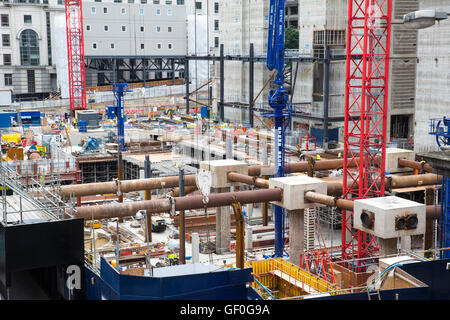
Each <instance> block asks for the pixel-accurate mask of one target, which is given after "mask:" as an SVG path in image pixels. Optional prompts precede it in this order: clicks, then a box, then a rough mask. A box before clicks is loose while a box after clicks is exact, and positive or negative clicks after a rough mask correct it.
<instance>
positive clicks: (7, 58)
mask: <svg viewBox="0 0 450 320" xmlns="http://www.w3.org/2000/svg"><path fill="white" fill-rule="evenodd" d="M3 65H5V66H10V65H11V55H10V54H9V53H5V54H3Z"/></svg>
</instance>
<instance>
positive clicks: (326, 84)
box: [322, 44, 330, 150]
mask: <svg viewBox="0 0 450 320" xmlns="http://www.w3.org/2000/svg"><path fill="white" fill-rule="evenodd" d="M329 96H330V50H329V48H328V46H327V45H326V44H325V61H324V66H323V143H322V146H323V148H324V150H328V114H329Z"/></svg>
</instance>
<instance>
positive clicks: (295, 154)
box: [0, 0, 450, 303]
mask: <svg viewBox="0 0 450 320" xmlns="http://www.w3.org/2000/svg"><path fill="white" fill-rule="evenodd" d="M96 2H98V1H96ZM100 2H101V1H100ZM232 2H233V1H222V0H220V1H211V2H210V1H207V0H205V1H193V2H192V3H191V2H190V1H186V3H185V2H184V1H173V3H172V1H149V4H147V1H145V5H144V2H142V1H141V4H140V5H139V6H141V7H142V8H143V7H145V8H147V7H146V6H148V7H151V8H155V10H160V11H156V12H159V13H156V15H157V16H159V15H160V14H161V12H162V13H163V15H164V14H166V13H167V16H168V17H166V18H167V21H172V20H174V21H176V19H177V17H176V16H177V15H180V16H182V17H181V19H180V21H182V22H183V23H181V24H182V25H183V26H184V23H186V26H185V28H186V30H185V32H186V37H185V36H184V35H183V34H182V33H180V34H182V36H181V38H182V41H181V42H183V43H186V44H185V47H183V48H182V49H181V50H182V51H183V52H182V54H178V53H176V54H170V53H169V54H165V53H164V54H159V55H157V54H154V53H145V54H143V53H132V54H131V53H130V54H129V53H128V52H126V53H124V54H122V53H120V54H118V55H112V54H110V53H109V52H106V51H105V52H102V50H103V49H102V43H101V41H97V40H95V39H94V38H93V37H94V36H92V34H89V32H94V31H95V27H96V24H95V23H96V22H95V21H96V20H95V17H92V16H91V15H93V14H96V15H100V13H105V14H106V13H107V12H108V14H111V16H112V17H115V16H114V14H115V13H114V12H115V11H114V10H116V9H117V10H120V8H122V7H123V6H124V5H125V4H122V1H105V0H103V2H102V3H100V4H98V3H94V1H81V0H65V1H64V2H61V3H59V1H58V3H57V2H56V0H55V4H54V5H55V6H57V5H60V6H61V7H60V8H59V9H58V10H59V11H61V14H60V15H59V16H57V17H53V16H50V15H47V18H48V20H47V23H48V25H47V26H49V25H50V24H52V25H53V22H52V23H50V22H49V21H56V22H58V21H59V22H61V23H63V24H62V25H63V30H62V31H61V30H60V29H61V28H59V29H58V28H56V29H55V30H56V31H54V32H53V33H52V35H51V39H52V41H53V39H63V40H61V41H60V42H59V44H62V43H64V41H66V43H67V45H65V44H64V46H66V47H64V46H62V49H61V48H58V49H52V50H54V51H55V52H56V54H53V55H52V57H51V58H52V59H53V60H54V61H59V62H57V63H56V67H55V68H56V69H55V70H56V71H55V74H57V77H58V83H61V85H58V87H59V91H58V92H56V91H55V92H54V93H53V91H54V90H51V89H48V92H47V91H45V90H43V91H42V92H40V93H39V94H37V92H38V90H35V91H36V92H33V94H34V95H33V94H32V93H31V92H28V93H21V92H20V90H21V89H20V90H19V89H17V88H16V87H15V86H16V84H17V83H18V82H19V80H14V78H13V81H12V82H11V83H12V85H11V88H12V89H9V87H8V85H6V79H7V78H8V77H9V76H8V77H7V76H6V73H5V77H4V78H5V89H3V88H2V89H1V90H0V100H1V107H0V135H1V161H0V187H1V190H0V195H1V204H0V205H1V212H2V214H1V216H0V300H34V299H38V300H259V301H263V300H305V299H311V300H447V299H450V178H449V177H450V91H449V90H448V84H449V83H448V81H449V79H450V78H449V77H448V74H450V55H449V51H448V48H449V46H450V44H448V43H444V41H447V42H448V36H449V35H450V19H448V16H449V15H450V4H448V1H444V0H442V1H441V0H433V1H421V0H417V1H402V0H384V1H381V0H336V1H335V0H321V1H311V0H298V1H297V0H295V1H286V0H264V1H263V0H257V1H253V2H254V3H253V2H252V4H250V1H249V2H248V3H247V2H245V3H244V1H240V2H239V4H233V3H232ZM38 4H39V6H40V8H41V9H42V8H47V7H46V6H49V8H50V7H51V6H52V5H53V4H52V3H50V4H49V1H44V2H43V3H42V4H41V3H40V2H39V0H37V2H36V1H32V0H30V1H19V0H18V1H15V0H14V1H13V0H10V1H3V2H2V3H0V14H1V17H2V18H1V23H2V24H1V26H2V27H4V29H2V28H0V31H1V32H2V30H7V26H6V24H4V21H6V20H4V16H5V15H8V14H9V15H11V18H8V19H9V20H8V26H11V24H10V21H12V19H13V18H12V16H13V13H12V12H13V11H12V10H23V12H25V13H27V12H26V11H25V10H27V8H28V7H32V8H36V6H37V5H38ZM199 4H200V5H199ZM202 4H203V7H202ZM103 5H104V6H105V7H104V9H101V6H103ZM127 5H128V6H127V7H126V10H125V9H124V8H122V11H121V13H120V14H121V15H125V14H128V13H129V12H131V11H132V8H134V7H133V6H134V5H135V4H134V1H133V2H130V1H128V4H127ZM95 6H97V7H95ZM136 6H138V4H137V3H136ZM252 6H253V7H252ZM83 7H84V8H83ZM141 7H139V8H141ZM92 8H97V9H95V10H94V9H92ZM136 8H138V7H136ZM142 8H141V9H142ZM41 9H39V10H41ZM6 10H10V11H6ZM33 10H34V9H33ZM55 10H56V9H55ZM133 10H134V9H133ZM142 10H144V9H142ZM145 10H147V9H145ZM152 10H153V9H152ZM190 10H193V11H192V12H193V14H192V12H191V11H190ZM202 10H204V11H205V13H203V11H202ZM49 11H51V10H50V9H49ZM56 11H57V10H56ZM56 11H55V12H56ZM197 11H202V13H198V12H197ZM5 12H9V13H5ZM30 12H32V11H30ZM118 12H119V11H118ZM136 12H139V11H136ZM142 12H144V11H142ZM169 12H170V14H169ZM33 14H34V13H33ZM136 15H137V16H134V17H135V18H131V17H130V18H129V20H130V21H131V19H136V20H137V19H138V18H139V19H142V22H139V24H142V26H141V25H140V31H138V30H137V29H138V27H136V26H134V25H133V24H129V25H128V24H127V25H126V28H124V27H125V25H123V26H122V31H125V30H127V32H128V31H129V29H133V28H134V27H136V28H135V29H136V30H134V31H133V32H135V33H136V34H137V33H139V32H141V33H155V34H156V33H157V32H159V29H158V31H153V30H149V29H151V28H153V26H152V27H148V26H147V24H145V23H147V22H146V19H148V20H149V23H150V22H151V21H152V20H151V19H152V18H150V14H148V15H147V13H144V14H142V13H141V14H140V16H139V14H136ZM8 17H9V16H8ZM25 17H27V16H25ZM30 17H32V15H31V13H30ZM33 17H34V15H33ZM44 17H45V15H44ZM83 17H86V20H85V22H83ZM117 17H119V13H118V16H117ZM146 17H147V18H146ZM27 19H28V20H27ZM53 19H54V20H53ZM58 19H59V20H58ZM99 19H100V18H99ZM127 19H128V18H127ZM155 19H162V20H164V18H163V17H161V18H158V17H157V18H155ZM171 19H172V20H171ZM210 19H211V20H210ZM27 21H28V22H27ZM86 21H87V22H86ZM99 21H100V20H99ZM105 21H106V20H105ZM117 21H118V22H117V25H120V21H119V20H117ZM216 21H217V22H216ZM56 22H55V23H56ZM219 22H220V28H219ZM5 23H6V22H5ZM25 23H28V24H30V23H31V18H26V21H25ZM158 23H159V22H158ZM163 23H164V22H161V26H162V27H161V28H160V26H159V25H158V27H157V28H160V29H165V30H170V31H168V32H170V33H171V32H173V33H176V34H177V37H179V34H178V32H180V31H179V29H178V27H179V25H178V24H177V23H178V22H176V23H175V22H174V24H173V25H174V27H173V29H172V26H169V27H168V28H169V29H167V28H166V25H164V24H163ZM170 23H171V22H170ZM98 24H100V22H98ZM86 26H89V28H86ZM130 26H133V28H132V27H130ZM16 27H17V26H16ZM8 28H9V27H8ZM17 28H19V27H17ZM30 28H31V27H30ZM111 28H112V27H111V26H109V30H111ZM288 28H289V29H291V28H293V29H295V30H297V31H298V34H297V35H296V37H298V38H297V40H299V41H298V49H290V48H287V46H286V44H285V40H286V38H285V33H287V30H288ZM19 29H20V28H19ZM31 29H32V28H31ZM31 29H30V30H31ZM44 29H45V28H44ZM420 29H424V30H420ZM48 30H49V29H48ZM48 30H47V34H48V35H49V32H48ZM109 30H108V28H106V25H105V28H104V31H105V32H108V31H109ZM5 32H6V31H5ZM20 32H22V33H24V32H25V31H20ZM33 32H34V31H33ZM113 32H114V30H113ZM130 32H131V31H130ZM202 32H203V33H202ZM214 32H215V33H216V34H217V35H218V36H217V37H216V36H215V33H214ZM38 33H39V32H38ZM55 33H56V35H55ZM58 34H59V35H58ZM192 35H193V36H192ZM219 35H220V42H218V41H219ZM153 36H154V35H150V36H149V37H150V38H148V39H147V38H145V37H144V36H142V37H144V38H142V39H143V40H142V41H143V42H142V44H141V45H140V48H141V49H142V50H144V48H148V47H150V46H155V43H156V44H157V45H158V46H160V43H159V42H161V43H162V44H163V45H162V47H165V46H166V44H165V43H164V42H163V40H158V39H156V40H154V39H153V38H151V37H153ZM27 37H28V38H27V39H28V40H24V39H25V38H22V35H20V36H18V37H17V38H18V39H21V40H20V50H19V51H20V55H23V54H24V52H27V51H26V50H28V49H29V50H30V52H29V55H30V57H31V58H30V59H33V57H34V58H36V57H35V56H34V55H33V52H32V49H33V47H32V43H33V41H32V35H31V32H30V33H29V34H28V35H27ZM40 37H41V35H40V33H39V41H38V43H39V42H42V44H41V48H40V49H41V55H42V51H43V49H42V48H43V47H47V43H45V45H44V42H45V41H41V40H42V39H41V38H40ZM54 37H60V38H54ZM107 37H109V36H108V35H105V39H106V38H107ZM113 37H114V36H113ZM117 37H118V38H119V35H118V36H117ZM127 37H128V36H127ZM155 37H158V36H155ZM129 38H130V39H132V38H131V37H129ZM215 38H217V40H216V39H215ZM45 39H47V38H45ZM49 39H50V36H49ZM93 39H94V40H93ZM177 39H178V38H177ZM186 39H187V40H186ZM26 41H28V42H26ZM58 41H59V40H56V41H55V43H56V44H55V45H57V46H59V44H58ZM105 41H109V40H105ZM120 41H121V40H120ZM120 41H119V40H118V42H117V43H115V46H113V44H112V43H111V46H109V49H120V48H121V47H120V46H121V45H120ZM130 41H138V40H136V39H135V38H134V39H133V40H130ZM153 41H156V42H155V43H153ZM158 41H159V42H158ZM3 44H4V43H3ZM93 44H95V46H93ZM144 44H145V46H144ZM55 45H54V46H55ZM136 46H137V47H139V46H138V45H136ZM172 46H173V49H174V50H175V49H177V47H176V46H177V42H173V44H172V43H171V44H170V45H169V47H168V49H172ZM85 47H86V49H85ZM26 48H28V49H26ZM38 48H39V46H38ZM48 48H49V49H48V50H49V52H50V45H48ZM158 48H159V47H158ZM1 50H6V49H4V48H3V47H1V48H0V52H2V51H1ZM95 50H98V51H95ZM130 50H131V49H130ZM145 50H146V49H145ZM85 51H86V53H85ZM4 52H6V51H4ZM52 52H53V51H52ZM120 52H122V51H120ZM130 52H131V51H130ZM58 53H59V54H61V57H58V56H57V54H58ZM6 54H8V53H6ZM6 54H4V55H6ZM34 54H36V53H35V52H34ZM37 55H38V59H39V50H38V51H37ZM23 60H24V61H25V60H26V59H25V58H24V59H23ZM41 60H44V59H43V58H42V57H41ZM4 61H5V60H4ZM61 61H63V62H62V63H61ZM53 64H54V63H53ZM21 65H22V66H24V64H23V63H22V64H21ZM32 65H33V64H32V63H31V64H30V65H28V67H22V69H24V68H25V69H26V68H31V66H32ZM61 65H62V66H63V67H62V69H59V68H60V66H61ZM13 66H14V63H13ZM25 66H26V64H25ZM6 67H7V66H5V68H6ZM43 68H44V67H42V68H41V69H43ZM46 68H47V69H50V67H46ZM22 69H20V68H18V69H17V70H18V71H17V74H19V73H20V72H21V70H22ZM41 69H39V72H41ZM5 70H6V69H5ZM30 70H31V69H28V74H27V76H24V78H21V81H23V82H27V81H28V83H27V84H24V85H23V86H24V87H25V86H27V85H28V88H30V79H31V78H30V72H29V71H30ZM36 70H38V69H36ZM36 70H33V72H35V71H36ZM36 72H38V71H36ZM11 73H12V74H13V76H14V77H15V76H16V71H12V72H11ZM27 77H28V78H27ZM33 77H34V73H33ZM60 77H65V78H67V79H65V78H64V79H63V80H61V79H60ZM44 78H45V76H44V75H42V77H41V78H40V79H42V83H46V81H47V80H43V79H44ZM33 79H34V78H33ZM33 81H34V80H33ZM39 81H40V80H39ZM48 83H50V80H48ZM40 85H41V84H40V83H38V79H37V78H36V83H34V82H33V86H36V88H37V87H38V86H40ZM43 86H44V85H43ZM49 86H50V84H49ZM13 87H14V88H13ZM44 91H45V92H44ZM447 117H448V118H447ZM299 303H300V302H299Z"/></svg>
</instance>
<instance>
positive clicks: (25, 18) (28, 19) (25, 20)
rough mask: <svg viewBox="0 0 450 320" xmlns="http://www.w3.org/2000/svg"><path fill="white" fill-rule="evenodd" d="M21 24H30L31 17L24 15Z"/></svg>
mask: <svg viewBox="0 0 450 320" xmlns="http://www.w3.org/2000/svg"><path fill="white" fill-rule="evenodd" d="M23 22H24V23H32V18H31V15H29V14H26V15H24V16H23Z"/></svg>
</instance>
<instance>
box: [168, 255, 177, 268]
mask: <svg viewBox="0 0 450 320" xmlns="http://www.w3.org/2000/svg"><path fill="white" fill-rule="evenodd" d="M169 264H170V265H171V266H174V265H177V264H178V254H176V253H173V254H171V255H170V256H169Z"/></svg>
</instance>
